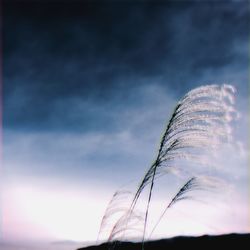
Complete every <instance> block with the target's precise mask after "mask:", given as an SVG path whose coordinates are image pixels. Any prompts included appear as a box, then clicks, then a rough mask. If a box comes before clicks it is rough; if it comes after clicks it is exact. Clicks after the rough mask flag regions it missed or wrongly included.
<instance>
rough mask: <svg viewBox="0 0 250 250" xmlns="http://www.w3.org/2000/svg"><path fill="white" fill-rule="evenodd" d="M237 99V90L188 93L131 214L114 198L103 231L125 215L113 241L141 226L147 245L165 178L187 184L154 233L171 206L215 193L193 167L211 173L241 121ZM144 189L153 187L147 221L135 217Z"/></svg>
mask: <svg viewBox="0 0 250 250" xmlns="http://www.w3.org/2000/svg"><path fill="white" fill-rule="evenodd" d="M234 93H235V89H234V88H233V87H232V86H231V85H222V86H219V85H207V86H201V87H199V88H196V89H193V90H191V91H190V92H188V93H187V94H186V95H185V96H184V97H183V98H182V99H181V100H180V101H179V102H178V103H177V105H176V107H175V109H174V111H173V114H172V116H171V118H170V120H169V122H168V124H167V127H166V129H165V131H164V133H163V136H162V138H161V141H160V146H159V149H158V153H157V156H156V158H155V161H154V162H153V163H152V165H151V166H150V168H149V169H148V170H147V172H146V174H145V175H144V177H143V179H142V181H141V182H140V185H139V187H138V189H137V190H136V192H135V194H134V196H133V199H132V202H131V204H130V206H129V208H128V209H127V210H126V209H125V211H124V207H123V208H122V209H120V208H118V206H117V203H116V202H115V200H117V197H119V193H115V195H114V197H113V201H112V200H111V202H110V204H109V206H108V208H107V210H106V212H105V215H104V217H103V220H102V225H101V228H102V227H104V226H105V225H106V221H107V218H109V217H110V216H111V215H112V214H114V213H116V211H117V209H118V211H121V210H122V211H123V212H124V213H123V214H122V215H121V216H120V217H119V219H118V220H117V221H116V223H115V224H114V226H113V228H112V230H111V233H110V236H109V241H113V240H116V239H119V238H120V237H121V236H124V234H125V232H128V231H130V230H134V229H135V230H137V227H135V226H138V225H139V224H140V223H141V224H142V225H143V229H142V235H143V242H144V240H145V234H146V229H147V220H148V213H149V208H150V203H151V199H152V193H153V189H154V185H155V183H156V182H157V180H158V179H159V178H161V177H162V176H164V175H166V174H168V173H172V174H173V173H178V174H180V173H181V172H184V173H185V176H189V179H188V181H187V182H186V183H185V184H184V185H183V186H182V187H181V188H180V190H179V191H178V192H177V193H176V195H175V196H174V197H173V198H172V199H171V201H170V202H169V204H168V205H167V206H166V207H165V209H164V211H163V213H162V214H161V216H160V217H159V220H158V222H157V223H156V225H155V227H156V226H157V225H158V224H159V222H160V221H161V219H162V217H163V216H164V214H165V213H166V211H167V210H168V209H169V208H170V207H171V206H173V205H174V204H175V203H177V202H179V201H182V200H185V199H190V198H191V197H192V195H191V194H192V193H191V191H195V190H202V189H203V188H205V189H207V188H214V187H216V183H217V182H216V181H214V180H212V178H208V177H199V178H198V177H197V176H198V175H200V173H202V172H203V171H200V172H195V171H194V170H193V169H192V168H191V167H190V166H192V165H195V166H197V168H201V167H204V166H205V167H207V166H210V167H213V162H210V161H209V158H208V157H206V156H208V155H209V154H211V153H212V154H213V153H215V152H217V151H218V149H220V147H221V146H222V145H223V144H224V143H228V142H230V140H231V127H230V122H231V121H232V119H234V118H235V116H236V115H237V112H236V111H235V109H234ZM190 176H192V177H190ZM210 177H211V176H210ZM146 186H149V193H148V196H147V201H146V209H145V213H144V216H141V215H138V214H137V213H136V212H135V210H136V209H135V208H136V205H137V203H138V200H139V198H140V197H141V194H142V192H143V191H144V190H145V187H146ZM118 201H119V199H118ZM118 203H119V202H118ZM155 227H154V228H153V231H154V229H155ZM100 230H101V229H100ZM153 231H152V233H153Z"/></svg>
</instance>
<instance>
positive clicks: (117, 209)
mask: <svg viewBox="0 0 250 250" xmlns="http://www.w3.org/2000/svg"><path fill="white" fill-rule="evenodd" d="M131 195H132V193H131V192H130V191H127V190H119V191H116V192H115V193H114V194H113V196H112V198H111V200H110V201H109V204H108V206H107V208H106V210H105V213H104V215H103V217H102V221H101V225H100V229H99V232H98V236H97V241H98V240H99V239H100V236H101V235H102V234H103V233H105V231H106V232H108V235H111V232H112V231H113V224H112V221H113V220H116V221H117V220H119V219H120V218H121V217H123V216H124V214H126V213H127V212H128V201H129V200H130V199H129V198H131Z"/></svg>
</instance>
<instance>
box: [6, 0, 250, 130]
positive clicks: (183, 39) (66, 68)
mask: <svg viewBox="0 0 250 250" xmlns="http://www.w3.org/2000/svg"><path fill="white" fill-rule="evenodd" d="M245 9H247V8H246V3H232V4H227V3H208V2H207V3H202V4H201V3H190V2H189V3H184V2H180V3H176V4H175V3H173V2H172V3H157V4H155V3H152V2H144V3H140V2H136V3H131V2H122V3H114V2H112V3H110V2H104V3H103V2H94V3H90V2H82V3H79V2H73V3H69V2H64V3H63V2H60V3H59V2H47V3H46V2H41V1H38V2H20V1H19V2H16V3H15V4H13V2H12V3H10V4H8V3H5V5H4V36H3V37H4V126H5V127H6V128H13V129H25V130H30V129H33V130H51V129H56V130H61V129H63V130H65V129H66V130H82V129H83V130H86V131H87V130H107V129H108V128H110V129H116V128H118V127H119V125H120V123H119V122H118V121H117V114H119V113H121V112H123V111H124V110H126V109H128V110H129V109H131V110H132V109H134V108H135V107H136V106H138V105H145V100H143V98H142V96H140V92H139V90H140V89H141V87H143V86H147V85H153V84H155V83H157V84H159V85H162V86H163V89H164V88H165V90H166V91H167V90H169V89H171V91H172V92H173V94H175V95H176V96H177V97H179V96H180V95H182V94H184V93H185V92H186V91H187V90H188V89H190V88H192V87H194V86H197V85H200V84H203V83H204V82H200V81H201V80H204V79H205V80H206V81H207V82H205V83H210V82H214V81H215V80H218V79H219V80H223V78H219V77H218V75H222V71H223V72H224V73H223V74H224V75H225V69H226V70H227V71H230V72H232V70H233V71H235V72H238V71H240V72H243V73H245V72H246V71H247V66H248V62H247V55H246V53H245V52H246V49H247V43H248V35H249V32H248V12H247V11H245ZM242 48H243V49H242ZM208 72H210V74H209V76H207V77H206V78H205V77H204V75H206V74H207V73H208ZM225 80H231V79H230V77H229V78H227V77H226V79H225ZM241 85H242V84H241ZM241 88H243V89H244V90H245V89H246V86H243V85H242V86H241ZM137 94H138V95H137ZM140 98H142V99H140ZM107 124H108V126H107Z"/></svg>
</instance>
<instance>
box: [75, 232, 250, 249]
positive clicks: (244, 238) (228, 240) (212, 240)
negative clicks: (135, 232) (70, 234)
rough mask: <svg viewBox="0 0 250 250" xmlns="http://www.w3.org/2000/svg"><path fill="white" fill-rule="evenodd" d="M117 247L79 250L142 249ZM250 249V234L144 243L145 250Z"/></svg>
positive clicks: (127, 244) (121, 244) (105, 245)
mask: <svg viewBox="0 0 250 250" xmlns="http://www.w3.org/2000/svg"><path fill="white" fill-rule="evenodd" d="M115 246H116V247H115V248H112V244H109V243H103V244H101V245H98V246H90V247H85V248H79V249H78V250H108V249H119V250H137V249H142V244H141V243H132V242H116V245H115ZM218 247H223V249H225V248H226V249H235V250H241V249H249V247H250V234H228V235H219V236H207V235H204V236H200V237H174V238H170V239H163V240H157V241H148V242H145V243H144V250H163V249H164V250H175V249H192V250H193V249H200V250H203V249H211V250H214V249H217V248H218Z"/></svg>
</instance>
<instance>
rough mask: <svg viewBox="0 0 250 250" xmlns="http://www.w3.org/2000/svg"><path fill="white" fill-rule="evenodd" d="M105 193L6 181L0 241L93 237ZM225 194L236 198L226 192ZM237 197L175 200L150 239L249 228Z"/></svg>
mask: <svg viewBox="0 0 250 250" xmlns="http://www.w3.org/2000/svg"><path fill="white" fill-rule="evenodd" d="M85 188H86V187H85ZM109 193H110V190H107V192H105V189H101V188H100V187H99V189H98V188H96V190H86V189H85V190H84V191H83V190H82V191H81V190H79V187H78V189H76V188H69V187H68V188H67V189H66V188H63V187H58V188H57V189H54V190H53V188H50V187H48V186H47V187H46V186H41V185H40V186H39V185H36V184H34V183H32V184H31V183H30V184H29V181H26V182H25V183H22V184H21V182H20V181H19V183H18V184H15V185H14V184H12V185H6V188H5V189H4V192H3V204H4V206H3V225H2V232H3V240H5V241H15V242H18V241H39V242H40V241H43V242H53V241H64V240H72V241H78V242H79V241H81V242H84V241H88V242H90V241H93V242H95V241H96V239H97V235H98V230H99V226H100V222H101V218H102V216H103V214H104V211H105V209H106V206H107V203H108V201H109V198H110V195H109ZM235 195H236V194H235ZM230 197H231V198H236V196H232V194H230ZM237 199H238V200H237V201H236V202H235V203H234V205H233V206H229V205H228V204H226V203H225V202H224V201H222V202H218V203H217V204H216V203H215V206H214V205H209V204H202V203H197V202H184V203H180V204H177V205H176V206H174V208H171V210H169V212H168V213H167V214H166V216H165V217H164V219H163V221H162V222H161V223H160V224H159V226H158V228H157V230H156V231H155V234H154V235H153V238H154V237H156V238H161V237H172V236H176V235H203V234H225V233H232V232H240V233H246V232H249V231H250V228H249V223H248V222H247V221H246V220H245V219H246V218H247V217H248V218H249V211H248V209H247V203H245V204H244V199H245V197H238V198H237ZM164 203H165V201H163V200H157V201H156V202H155V203H153V205H152V207H151V212H150V215H151V218H152V221H156V220H157V216H159V213H160V211H162V210H161V209H160V208H161V207H162V204H164ZM231 205H232V204H231ZM193 211H195V213H193ZM149 226H150V225H149ZM101 240H105V238H104V239H101Z"/></svg>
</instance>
